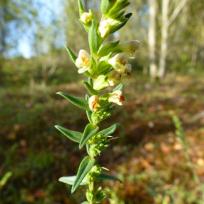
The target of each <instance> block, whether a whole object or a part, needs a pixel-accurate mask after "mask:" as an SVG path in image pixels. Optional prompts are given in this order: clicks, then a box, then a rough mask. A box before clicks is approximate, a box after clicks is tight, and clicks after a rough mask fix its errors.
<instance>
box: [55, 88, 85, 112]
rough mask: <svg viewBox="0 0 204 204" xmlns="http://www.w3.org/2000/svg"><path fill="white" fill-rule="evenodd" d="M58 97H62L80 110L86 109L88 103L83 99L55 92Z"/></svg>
mask: <svg viewBox="0 0 204 204" xmlns="http://www.w3.org/2000/svg"><path fill="white" fill-rule="evenodd" d="M57 94H58V95H60V96H62V97H63V98H65V99H66V100H68V101H69V102H70V103H72V104H73V105H75V106H77V107H79V108H82V109H85V110H86V109H88V103H87V101H86V100H85V99H83V98H79V97H76V96H71V95H68V94H64V93H62V92H57Z"/></svg>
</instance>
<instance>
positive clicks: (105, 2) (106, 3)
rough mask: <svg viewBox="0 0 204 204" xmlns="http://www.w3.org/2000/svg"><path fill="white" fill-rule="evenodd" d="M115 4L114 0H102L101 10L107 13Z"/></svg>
mask: <svg viewBox="0 0 204 204" xmlns="http://www.w3.org/2000/svg"><path fill="white" fill-rule="evenodd" d="M113 4H114V1H113V0H102V1H101V5H100V8H101V12H102V13H103V14H106V13H107V12H108V11H109V9H110V8H111V6H112V5H113Z"/></svg>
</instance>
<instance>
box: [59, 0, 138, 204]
mask: <svg viewBox="0 0 204 204" xmlns="http://www.w3.org/2000/svg"><path fill="white" fill-rule="evenodd" d="M128 5H129V2H128V0H102V1H101V5H100V10H101V13H102V17H101V19H100V20H99V19H97V18H96V17H95V16H94V12H93V11H91V10H89V11H86V10H85V8H84V5H83V2H82V0H78V6H79V14H80V22H81V23H82V25H83V27H84V28H85V30H86V32H87V33H88V42H89V47H90V53H88V52H87V51H86V50H83V49H81V50H80V51H79V53H78V55H76V54H75V53H74V52H73V51H72V50H71V49H70V48H67V52H68V54H69V56H70V59H71V60H72V61H73V63H74V64H75V65H76V67H77V69H78V73H79V74H84V75H85V76H86V77H87V79H85V80H84V85H85V87H86V89H87V91H88V94H87V95H86V96H85V98H79V97H75V96H71V95H68V94H64V93H62V92H58V93H57V94H58V95H60V96H62V97H64V98H65V99H67V100H68V101H69V102H71V103H72V104H73V105H76V106H77V107H79V108H81V109H83V110H85V111H86V114H87V118H88V124H87V125H86V127H85V128H84V131H83V132H82V133H81V132H78V131H73V130H69V129H67V128H64V127H62V126H60V125H56V126H55V127H56V129H57V130H59V131H60V132H61V133H62V134H63V135H65V136H66V137H67V138H69V139H70V140H72V141H73V142H76V143H78V144H79V149H82V148H84V147H85V148H86V150H87V154H88V155H87V156H85V157H84V158H83V160H82V161H81V163H80V165H79V168H78V171H77V174H76V176H69V177H61V178H60V179H59V181H61V182H63V183H66V184H69V185H71V186H72V188H71V192H72V193H74V192H75V190H76V189H77V188H78V187H79V186H80V185H85V186H86V187H87V191H86V199H87V201H85V202H83V203H84V204H85V203H88V204H96V203H101V202H102V200H103V199H105V198H106V193H105V191H104V190H103V189H102V187H101V186H100V185H99V183H100V181H101V180H105V179H113V180H117V178H116V177H114V176H111V175H108V174H106V171H107V169H106V168H104V167H101V166H100V165H99V164H98V163H97V157H98V156H99V155H101V152H102V151H103V150H104V149H105V148H106V147H107V146H108V144H109V140H110V138H111V137H112V134H113V133H114V131H115V130H116V128H117V124H113V125H111V126H110V127H108V128H106V129H102V130H101V122H102V121H104V120H105V119H107V118H109V117H110V116H111V113H112V111H113V110H114V107H115V105H119V106H121V105H123V103H124V100H125V98H124V96H123V92H122V89H123V84H122V83H121V82H122V79H123V78H124V77H125V76H127V75H129V74H130V72H131V69H132V68H131V64H130V63H129V62H128V58H130V57H133V56H134V53H135V51H136V49H137V47H138V42H137V41H131V42H126V43H120V41H119V40H117V41H108V36H109V35H111V34H113V33H114V32H116V31H118V30H119V29H120V28H122V27H123V26H124V25H125V24H126V23H127V21H128V20H129V18H130V17H131V15H132V14H131V13H127V14H126V13H125V8H126V7H127V6H128Z"/></svg>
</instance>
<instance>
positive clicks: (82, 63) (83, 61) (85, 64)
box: [75, 50, 91, 74]
mask: <svg viewBox="0 0 204 204" xmlns="http://www.w3.org/2000/svg"><path fill="white" fill-rule="evenodd" d="M75 64H76V66H77V68H78V73H79V74H81V73H84V72H86V71H88V70H89V68H90V66H91V57H90V55H89V53H88V52H87V51H86V50H80V51H79V54H78V57H77V59H76V62H75Z"/></svg>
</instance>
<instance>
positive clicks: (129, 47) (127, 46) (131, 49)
mask: <svg viewBox="0 0 204 204" xmlns="http://www.w3.org/2000/svg"><path fill="white" fill-rule="evenodd" d="M139 44H140V42H139V41H137V40H132V41H129V42H125V43H122V44H120V45H119V48H120V49H121V50H122V51H123V52H125V53H127V54H128V55H129V56H130V57H131V58H134V57H135V53H136V51H137V49H138V47H139Z"/></svg>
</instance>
